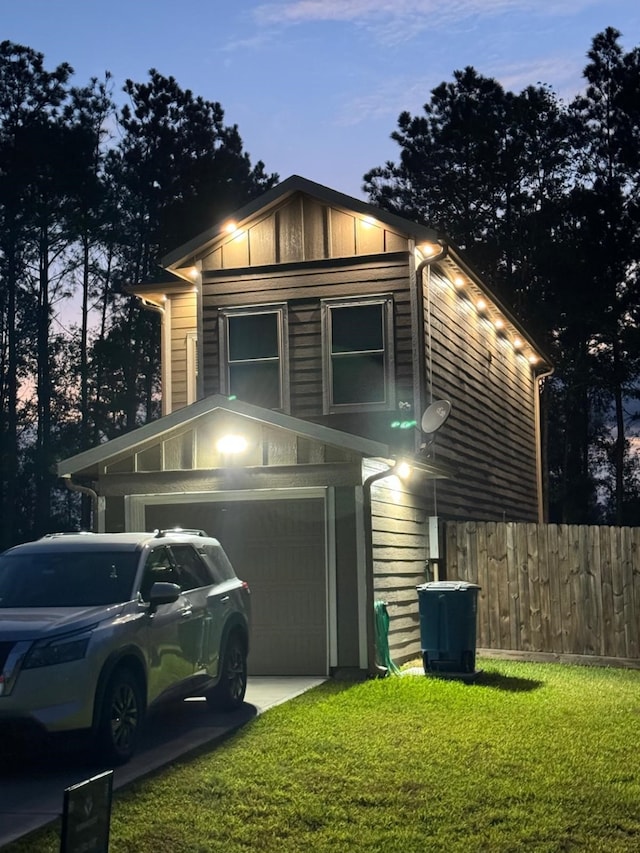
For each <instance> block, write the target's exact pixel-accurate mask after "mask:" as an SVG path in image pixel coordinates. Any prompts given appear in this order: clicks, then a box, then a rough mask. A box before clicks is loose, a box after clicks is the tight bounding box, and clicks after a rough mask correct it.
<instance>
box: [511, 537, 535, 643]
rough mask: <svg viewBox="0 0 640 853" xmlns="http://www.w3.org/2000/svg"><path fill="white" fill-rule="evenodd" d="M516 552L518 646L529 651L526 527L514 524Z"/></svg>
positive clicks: (529, 625)
mask: <svg viewBox="0 0 640 853" xmlns="http://www.w3.org/2000/svg"><path fill="white" fill-rule="evenodd" d="M515 528H516V552H517V556H518V599H519V607H518V619H519V622H520V647H521V648H522V649H523V650H524V651H531V650H532V645H531V622H530V619H529V606H530V605H529V561H528V559H527V553H528V546H527V527H526V525H525V524H516V525H515Z"/></svg>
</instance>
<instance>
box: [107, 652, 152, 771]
mask: <svg viewBox="0 0 640 853" xmlns="http://www.w3.org/2000/svg"><path fill="white" fill-rule="evenodd" d="M143 716H144V704H143V700H142V690H141V688H140V683H139V680H138V679H137V678H136V677H135V675H134V674H133V673H132V672H131V670H130V669H128V668H126V667H121V668H120V669H117V670H116V671H115V672H114V673H113V675H112V676H111V678H110V679H109V682H108V684H107V688H106V690H105V693H104V698H103V701H102V707H101V714H100V724H99V727H98V732H97V744H96V745H97V747H98V752H99V754H100V757H101V758H102V759H103V760H105V761H107V762H109V763H110V764H114V765H118V764H124V763H126V762H127V761H129V759H130V758H131V756H132V755H133V753H134V752H135V749H136V746H137V745H138V738H139V736H140V730H141V728H142V720H143Z"/></svg>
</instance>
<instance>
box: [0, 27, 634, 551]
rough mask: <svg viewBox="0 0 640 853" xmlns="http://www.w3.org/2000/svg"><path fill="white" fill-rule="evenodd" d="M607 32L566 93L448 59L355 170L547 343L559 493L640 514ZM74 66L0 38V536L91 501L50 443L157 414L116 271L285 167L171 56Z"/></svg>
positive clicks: (625, 59) (64, 446) (93, 440)
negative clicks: (163, 66)
mask: <svg viewBox="0 0 640 853" xmlns="http://www.w3.org/2000/svg"><path fill="white" fill-rule="evenodd" d="M619 40H620V34H619V33H618V32H617V31H615V30H614V29H607V30H606V31H604V32H603V33H601V34H599V35H597V36H596V37H595V38H594V40H593V44H592V47H591V50H590V52H589V54H588V58H589V64H588V65H587V67H586V69H585V71H584V76H585V84H586V85H585V91H584V93H583V94H581V95H580V96H578V97H576V98H575V99H574V100H573V101H572V102H571V103H564V102H563V101H562V100H560V99H559V98H558V97H557V96H556V95H555V93H554V91H553V89H552V88H551V87H550V86H548V85H542V84H540V83H538V84H536V85H532V86H529V87H527V88H526V89H525V90H524V91H522V92H520V93H517V94H516V93H512V92H508V91H505V90H504V89H503V88H502V87H501V86H500V84H499V83H498V82H496V81H495V80H493V79H490V78H486V77H483V76H482V75H480V74H479V73H478V72H477V71H476V70H475V69H473V68H466V69H464V70H462V71H456V72H455V73H454V74H453V79H452V80H451V81H450V82H443V83H442V84H441V85H440V86H438V87H437V88H435V89H434V90H433V91H432V92H431V96H430V100H429V102H428V103H426V104H425V106H424V112H423V114H421V115H417V116H411V115H410V114H409V113H406V112H404V113H402V114H401V115H400V117H399V119H398V124H397V129H396V130H395V132H394V133H393V134H392V137H393V139H394V140H395V141H396V142H397V144H398V146H399V148H400V156H399V159H398V161H397V162H389V163H386V164H384V165H383V166H380V167H377V168H374V169H372V170H371V171H369V172H368V173H367V174H366V175H365V176H364V187H363V189H364V190H365V192H366V193H367V194H368V195H369V198H370V200H371V201H372V202H373V203H375V204H377V205H380V206H382V207H385V208H387V209H390V210H392V211H394V212H397V213H400V214H401V215H403V216H406V217H408V218H411V219H415V220H416V221H420V222H423V223H425V224H428V225H431V226H433V227H435V228H438V229H441V230H443V231H444V232H446V233H447V234H448V235H449V236H450V237H451V238H453V240H454V241H455V242H456V243H457V244H458V246H459V247H460V248H461V249H463V250H464V251H465V253H466V254H467V256H468V257H469V259H470V260H471V262H472V263H473V264H474V266H475V267H476V268H477V269H478V270H479V271H480V273H481V274H482V275H483V276H484V278H485V279H486V280H487V281H488V282H489V283H490V284H491V285H492V286H493V287H494V288H495V289H496V290H497V291H498V292H499V293H500V295H501V296H502V297H503V298H504V300H505V301H506V302H507V303H509V304H511V305H512V306H513V307H514V310H515V312H516V314H518V315H519V316H520V318H521V319H522V320H523V322H524V323H525V325H526V326H527V327H528V328H530V329H531V330H532V331H534V332H535V331H536V330H537V337H538V339H540V340H541V341H542V342H543V343H544V344H545V345H546V348H547V351H548V353H549V354H550V355H551V357H552V359H553V361H554V363H555V365H556V372H555V374H554V376H553V377H551V378H550V379H548V380H546V381H545V385H544V392H543V401H542V402H543V412H544V421H545V436H546V440H545V447H546V449H547V459H548V470H549V484H548V486H549V488H548V493H549V496H550V497H549V514H550V518H551V519H552V520H556V521H567V522H570V523H578V522H583V523H584V522H595V521H609V522H612V523H616V524H621V523H637V521H638V518H639V517H640V473H639V467H638V462H637V457H636V455H635V453H634V447H633V441H632V437H633V428H634V425H635V420H636V417H637V415H636V410H635V406H634V404H635V401H636V400H637V396H638V392H637V389H638V382H637V379H638V371H639V370H640V347H639V345H638V323H637V316H636V315H637V313H638V310H639V308H640V300H639V298H638V283H639V282H638V259H639V258H640V254H639V252H640V247H639V245H638V237H639V235H640V207H639V204H638V202H639V191H640V144H639V143H640V94H639V93H640V87H639V85H638V83H639V82H640V78H639V74H638V72H639V66H640V54H639V52H638V49H634V50H631V51H629V52H626V53H625V52H624V51H623V50H622V48H621V46H620V41H619ZM73 73H74V72H73V69H72V68H71V66H70V65H68V64H66V63H63V64H61V65H59V66H58V67H57V68H54V69H53V70H47V68H46V67H45V61H44V56H43V55H42V54H40V53H38V52H36V51H34V50H32V49H31V48H28V47H25V46H23V45H18V44H14V43H12V42H9V41H4V42H1V43H0V548H2V547H6V546H7V545H10V544H12V543H14V542H17V541H23V540H25V539H31V538H34V537H36V536H38V535H41V534H42V533H44V532H47V531H49V530H52V529H67V528H70V527H74V526H77V524H78V523H79V522H80V523H81V522H82V519H79V517H78V512H79V509H78V502H77V495H72V494H71V493H70V492H68V491H65V490H64V489H61V488H60V487H59V484H58V483H57V481H56V478H55V473H54V467H55V462H56V461H57V460H58V459H61V458H64V457H66V456H69V455H72V454H74V453H77V452H79V451H81V450H84V449H87V448H89V447H92V446H94V445H96V444H98V443H99V442H101V441H104V440H107V439H110V438H113V437H115V436H116V435H119V434H122V433H123V432H126V431H128V430H131V429H134V428H135V427H136V426H138V425H140V424H141V423H144V422H146V421H148V420H150V419H152V418H155V417H158V415H159V402H158V401H159V390H160V389H159V367H160V364H159V327H158V323H157V318H156V317H154V316H153V315H152V314H149V312H146V311H144V310H142V309H141V307H140V305H139V304H138V302H137V300H135V299H132V298H130V297H128V296H127V295H126V294H124V293H123V291H122V283H129V282H139V281H151V280H153V279H154V278H157V277H158V275H159V273H160V272H161V271H160V270H159V267H158V259H159V258H160V257H161V256H162V255H163V254H164V253H165V252H167V251H169V250H170V249H172V248H175V246H177V245H180V244H181V243H183V242H185V241H186V240H187V239H189V238H190V237H192V236H193V235H194V234H197V233H199V232H200V231H202V230H204V229H205V228H207V227H208V226H209V225H210V224H211V222H212V221H216V220H217V219H219V218H222V217H223V216H224V215H226V214H228V213H229V212H232V211H233V210H235V209H237V208H238V207H240V206H242V205H243V204H245V203H246V202H247V201H249V200H250V199H252V198H254V197H256V196H257V195H259V194H261V193H262V192H264V191H265V190H266V189H268V188H270V187H271V186H273V185H274V184H275V183H276V182H277V180H278V176H277V175H275V174H268V173H267V172H266V170H265V166H264V163H263V162H262V161H257V162H256V163H255V164H252V162H251V159H250V157H249V155H248V153H247V152H245V151H244V149H243V143H242V139H241V137H240V133H239V130H238V127H237V126H236V125H228V124H225V118H224V111H223V109H222V107H221V105H220V104H219V103H217V102H212V101H208V100H205V99H203V98H201V97H198V96H196V95H194V93H193V92H191V91H190V90H188V89H187V90H184V89H182V88H181V87H180V86H179V85H178V83H177V81H176V80H175V79H173V78H172V77H165V76H163V75H162V74H160V73H159V72H158V71H157V70H155V69H152V70H151V71H150V72H149V77H148V80H146V81H144V82H142V83H136V82H134V81H132V80H127V81H126V82H125V84H124V87H123V92H122V94H120V97H119V99H118V100H119V101H124V105H123V106H118V105H117V103H116V97H115V92H114V83H113V80H112V78H111V76H110V75H109V74H108V73H107V74H105V75H104V77H103V78H102V79H99V78H93V79H91V80H90V81H89V82H88V83H87V84H86V85H83V86H76V85H74V83H73ZM123 95H124V98H123ZM85 511H86V509H85ZM84 521H85V523H86V519H84Z"/></svg>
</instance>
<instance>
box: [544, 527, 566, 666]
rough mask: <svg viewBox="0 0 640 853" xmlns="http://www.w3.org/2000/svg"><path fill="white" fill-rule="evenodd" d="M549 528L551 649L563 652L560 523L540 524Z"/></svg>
mask: <svg viewBox="0 0 640 853" xmlns="http://www.w3.org/2000/svg"><path fill="white" fill-rule="evenodd" d="M540 526H541V527H546V530H547V554H548V557H549V598H550V606H551V614H550V631H551V650H552V651H553V652H555V653H556V654H561V653H562V597H561V592H560V586H561V582H560V551H559V547H558V525H557V524H545V525H540Z"/></svg>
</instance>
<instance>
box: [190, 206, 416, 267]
mask: <svg viewBox="0 0 640 853" xmlns="http://www.w3.org/2000/svg"><path fill="white" fill-rule="evenodd" d="M408 248H409V242H408V239H407V237H406V236H404V235H401V234H398V233H397V232H395V231H393V230H392V229H390V228H389V227H386V226H384V225H382V223H380V222H372V221H369V220H366V219H364V218H363V217H362V216H358V215H356V214H355V213H353V212H351V211H347V210H339V209H336V208H334V207H330V206H328V205H326V204H323V203H321V202H319V201H318V200H317V199H314V198H312V197H311V196H308V195H306V194H305V193H296V194H294V195H293V196H292V197H290V198H287V199H285V200H284V201H283V202H282V203H281V204H280V205H279V206H277V207H276V208H275V209H271V210H268V211H266V212H265V213H264V214H263V216H262V217H259V218H256V219H255V220H254V221H252V222H251V223H250V224H249V225H248V226H247V227H245V228H242V229H238V231H236V232H234V233H232V234H229V235H226V236H225V237H224V238H223V239H222V240H221V241H219V243H217V244H216V245H215V246H214V247H213V248H212V249H211V250H209V251H207V253H206V254H205V255H204V256H203V257H202V259H201V260H202V269H203V271H204V272H206V271H208V270H224V269H227V270H228V269H240V268H243V267H256V266H268V265H270V264H289V263H294V264H299V263H302V262H307V261H318V260H326V259H329V258H347V257H354V256H363V255H375V254H381V253H385V252H406V251H407V250H408Z"/></svg>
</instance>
